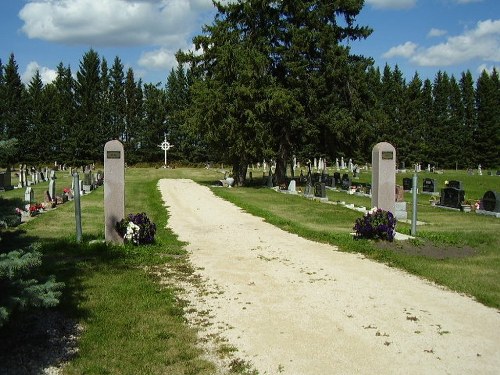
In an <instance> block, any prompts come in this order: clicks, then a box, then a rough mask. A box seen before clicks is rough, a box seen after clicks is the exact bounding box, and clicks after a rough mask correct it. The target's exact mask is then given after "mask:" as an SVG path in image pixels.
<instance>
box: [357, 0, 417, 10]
mask: <svg viewBox="0 0 500 375" xmlns="http://www.w3.org/2000/svg"><path fill="white" fill-rule="evenodd" d="M416 3H417V0H366V4H370V5H372V6H373V7H374V8H391V9H408V8H412V7H414V6H415V4H416Z"/></svg>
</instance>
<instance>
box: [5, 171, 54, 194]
mask: <svg viewBox="0 0 500 375" xmlns="http://www.w3.org/2000/svg"><path fill="white" fill-rule="evenodd" d="M50 171H51V170H50V169H48V168H42V169H40V170H38V169H36V168H34V167H30V168H28V167H26V165H20V166H19V171H18V172H16V175H17V177H18V178H19V181H18V184H17V185H16V186H15V187H17V188H23V187H26V186H31V185H36V184H38V183H40V182H43V181H49V179H50V177H49V176H50V173H51V172H50ZM11 173H12V171H11V169H10V167H8V168H7V170H6V171H4V172H0V191H5V190H11V189H14V185H13V184H12V176H11Z"/></svg>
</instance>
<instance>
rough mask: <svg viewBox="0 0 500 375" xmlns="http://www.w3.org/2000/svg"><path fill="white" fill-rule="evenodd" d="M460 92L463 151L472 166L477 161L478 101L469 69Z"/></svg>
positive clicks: (467, 162) (469, 166) (467, 165)
mask: <svg viewBox="0 0 500 375" xmlns="http://www.w3.org/2000/svg"><path fill="white" fill-rule="evenodd" d="M460 92H461V97H462V107H463V111H464V112H463V121H462V129H461V140H462V147H461V148H462V152H463V158H464V162H465V167H467V168H472V167H474V163H475V160H474V159H475V155H474V129H475V128H476V126H477V125H476V124H477V120H476V103H475V98H474V80H473V78H472V74H471V72H470V71H469V70H468V71H467V72H465V73H462V77H461V79H460Z"/></svg>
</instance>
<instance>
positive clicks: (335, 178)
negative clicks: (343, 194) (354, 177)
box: [333, 172, 342, 186]
mask: <svg viewBox="0 0 500 375" xmlns="http://www.w3.org/2000/svg"><path fill="white" fill-rule="evenodd" d="M341 181H342V180H341V179H340V172H335V173H334V174H333V184H334V185H335V186H340V184H341Z"/></svg>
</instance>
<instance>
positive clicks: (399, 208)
mask: <svg viewBox="0 0 500 375" xmlns="http://www.w3.org/2000/svg"><path fill="white" fill-rule="evenodd" d="M394 217H395V218H396V219H397V220H406V219H408V211H406V202H396V203H395V210H394Z"/></svg>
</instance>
